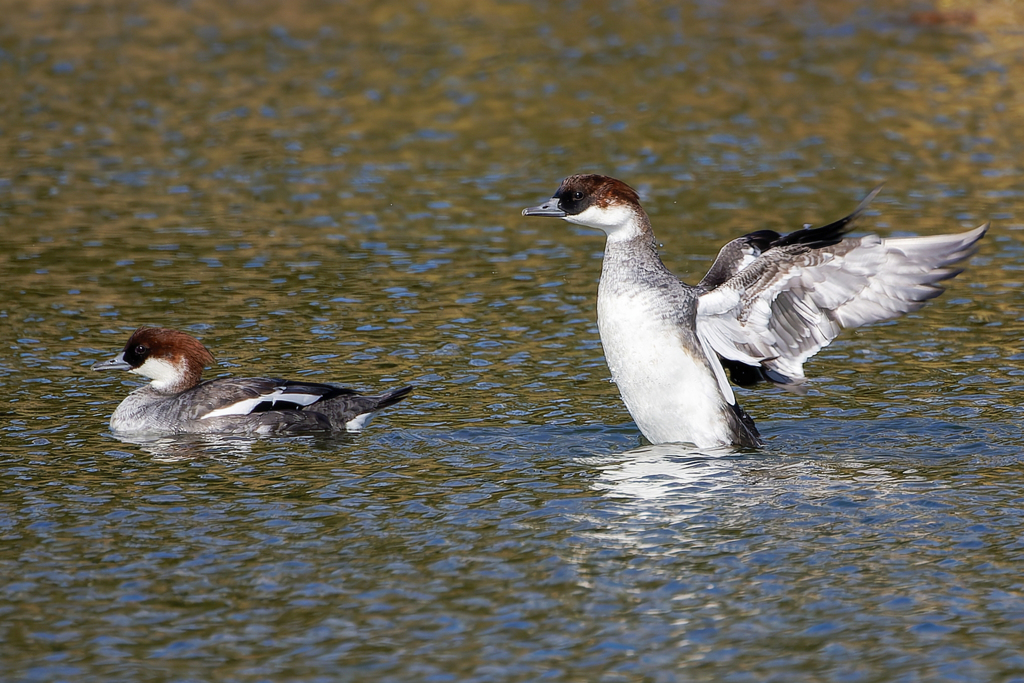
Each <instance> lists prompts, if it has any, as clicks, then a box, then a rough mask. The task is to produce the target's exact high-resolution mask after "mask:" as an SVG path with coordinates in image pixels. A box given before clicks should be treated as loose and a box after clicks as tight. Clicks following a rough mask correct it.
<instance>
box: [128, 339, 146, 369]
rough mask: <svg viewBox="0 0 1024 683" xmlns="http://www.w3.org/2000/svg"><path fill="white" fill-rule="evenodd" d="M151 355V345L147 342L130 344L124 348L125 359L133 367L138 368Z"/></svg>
mask: <svg viewBox="0 0 1024 683" xmlns="http://www.w3.org/2000/svg"><path fill="white" fill-rule="evenodd" d="M148 356H149V347H148V346H146V345H145V344H129V345H128V347H127V348H126V349H125V350H124V360H125V362H126V363H128V364H129V365H131V366H132V367H133V368H137V367H139V366H140V365H142V364H143V363H145V362H146V358H147V357H148Z"/></svg>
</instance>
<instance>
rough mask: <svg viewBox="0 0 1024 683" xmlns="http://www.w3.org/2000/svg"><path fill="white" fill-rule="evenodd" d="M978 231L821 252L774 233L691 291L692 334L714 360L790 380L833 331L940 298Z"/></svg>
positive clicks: (860, 241)
mask: <svg viewBox="0 0 1024 683" xmlns="http://www.w3.org/2000/svg"><path fill="white" fill-rule="evenodd" d="M987 229H988V224H985V225H983V226H981V227H979V228H976V229H974V230H970V231H968V232H964V233H960V234H955V235H937V236H933V237H911V238H899V239H883V238H880V237H878V236H876V235H868V236H865V237H858V238H844V239H841V240H838V241H834V242H832V243H830V244H824V246H817V245H816V244H808V243H801V242H799V241H794V240H790V241H789V242H785V241H786V240H787V239H788V237H789V236H786V237H783V238H782V239H781V240H777V241H776V242H775V244H774V245H773V246H772V247H771V248H769V249H767V250H766V251H764V252H763V253H761V254H760V255H758V256H757V258H754V259H752V260H750V261H749V263H745V264H744V265H743V267H742V268H740V269H739V270H738V271H737V272H735V273H734V274H732V276H731V277H729V278H728V279H726V280H724V281H722V282H721V283H719V284H717V285H716V286H714V287H713V288H706V291H704V292H702V293H701V294H700V296H699V298H698V301H697V331H698V334H699V335H700V338H701V340H702V342H704V343H705V344H706V345H707V346H710V347H711V348H712V349H714V351H715V352H716V353H718V354H719V355H720V356H722V357H723V358H726V359H728V360H732V361H738V362H741V363H745V364H747V365H753V366H760V367H762V368H764V369H765V370H766V371H767V372H768V373H769V374H770V375H773V377H772V379H773V380H774V381H779V382H780V383H785V384H798V383H799V382H801V381H802V380H803V378H804V372H803V364H804V362H805V361H806V360H807V359H808V358H810V357H811V356H813V355H814V354H815V353H817V352H818V351H819V350H820V349H821V348H822V347H824V346H826V345H827V344H829V343H830V342H831V341H832V340H833V339H835V338H836V336H838V334H839V332H840V330H842V329H844V328H849V327H857V326H859V325H865V324H868V323H873V322H878V321H881V320H888V319H891V318H894V317H897V316H899V315H902V314H904V313H908V312H910V311H915V310H917V309H918V308H920V307H921V306H923V305H924V303H925V302H926V301H928V300H929V299H931V298H934V297H935V296H938V295H939V294H940V293H942V291H943V286H942V284H941V283H942V282H943V281H944V280H947V279H949V278H951V277H954V276H955V275H956V274H957V273H959V272H960V271H959V270H958V269H956V268H950V267H949V266H951V265H953V264H955V263H957V262H959V261H961V260H963V259H965V258H967V257H968V256H970V255H971V254H972V253H973V251H974V247H975V244H976V243H977V241H978V240H979V239H981V237H982V236H983V235H984V234H985V231H986V230H987ZM784 242H785V243H784ZM818 244H822V243H821V242H819V243H818ZM748 251H749V250H748ZM719 272H720V273H721V272H724V269H721V268H720V269H719Z"/></svg>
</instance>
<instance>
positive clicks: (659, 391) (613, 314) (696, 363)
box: [597, 288, 732, 448]
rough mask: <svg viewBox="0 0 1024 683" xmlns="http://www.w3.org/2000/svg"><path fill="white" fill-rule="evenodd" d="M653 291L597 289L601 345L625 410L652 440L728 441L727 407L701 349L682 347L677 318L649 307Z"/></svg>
mask: <svg viewBox="0 0 1024 683" xmlns="http://www.w3.org/2000/svg"><path fill="white" fill-rule="evenodd" d="M607 289H611V288H607ZM652 294H653V292H651V291H650V290H648V291H645V292H643V296H638V295H637V294H624V293H621V292H614V291H606V288H601V291H600V292H599V293H598V299H597V321H598V329H599V330H600V332H601V344H602V346H603V347H604V354H605V359H606V361H607V363H608V368H609V369H610V370H611V373H612V379H613V380H614V381H615V383H616V385H617V386H618V388H619V393H620V394H621V395H622V400H623V401H624V402H625V404H626V408H627V409H628V410H629V414H630V415H632V416H633V420H634V421H635V422H636V424H637V427H639V428H640V431H641V432H643V434H644V436H646V437H647V438H648V439H649V440H650V441H652V442H653V443H669V442H676V441H682V442H689V443H693V444H696V445H697V446H698V447H701V448H706V447H710V446H717V445H721V444H723V443H725V444H728V443H731V442H732V434H731V433H730V430H729V423H728V420H727V415H728V411H729V410H730V408H729V406H728V405H727V404H726V402H725V400H724V398H723V396H722V392H721V390H720V389H719V386H718V382H717V380H716V379H715V376H714V374H712V372H711V371H710V370H709V369H708V367H707V365H706V364H705V362H704V360H703V357H702V352H701V349H700V348H694V349H689V348H687V347H686V346H685V345H684V343H683V339H684V338H683V336H682V335H681V334H680V331H679V329H678V327H677V325H676V323H674V322H673V321H671V320H665V319H664V318H663V317H662V316H661V315H660V314H659V313H657V312H655V311H654V310H652V308H654V305H653V304H654V303H655V302H653V301H652Z"/></svg>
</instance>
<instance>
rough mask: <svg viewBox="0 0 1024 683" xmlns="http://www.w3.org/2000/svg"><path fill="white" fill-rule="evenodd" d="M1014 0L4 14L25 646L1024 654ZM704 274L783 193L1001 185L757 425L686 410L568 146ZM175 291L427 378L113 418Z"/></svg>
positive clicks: (74, 8) (171, 308) (300, 660)
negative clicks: (648, 353)
mask: <svg viewBox="0 0 1024 683" xmlns="http://www.w3.org/2000/svg"><path fill="white" fill-rule="evenodd" d="M1019 36H1020V30H1019V28H1017V27H1014V26H1013V25H1009V26H1007V25H1001V24H1000V25H992V24H988V23H979V24H978V25H974V26H967V27H964V26H932V25H926V26H922V25H920V23H915V21H913V20H912V16H911V15H909V14H908V10H904V9H901V8H899V7H893V6H890V5H884V6H883V5H864V4H862V3H852V2H851V3H801V4H799V5H797V4H795V3H786V2H763V3H759V4H750V3H737V4H734V5H732V4H728V3H714V2H707V3H701V2H697V3H690V4H686V5H681V6H680V5H676V4H668V3H643V4H635V5H634V4H631V3H609V4H607V5H604V4H600V5H599V4H597V3H568V4H560V5H551V6H548V4H546V3H528V2H502V3H499V2H477V3H464V2H448V1H445V2H438V3H428V4H421V5H417V6H415V7H412V6H409V5H407V4H406V3H372V4H369V3H367V4H365V6H364V5H363V4H352V5H349V4H344V3H329V2H314V1H312V0H310V1H308V2H302V3H287V4H281V5H280V6H279V5H272V4H270V3H264V2H262V1H253V2H247V3H235V4H226V3H225V4H215V5H214V4H209V5H207V4H204V3H182V4H166V3H165V4H156V3H149V4H137V5H127V4H126V5H123V6H122V5H118V4H113V5H111V4H104V3H89V2H79V3H65V2H59V1H56V0H50V1H48V2H43V3H31V4H29V3H22V4H20V5H17V11H12V12H11V13H10V14H9V15H8V17H7V18H6V19H5V23H3V24H0V84H2V85H3V86H4V90H5V93H4V97H3V98H2V100H0V140H2V141H3V143H4V146H5V149H6V154H5V157H4V158H5V160H6V161H5V163H4V164H3V165H2V167H0V266H2V270H0V319H2V323H0V324H2V326H3V330H4V331H5V335H4V340H5V343H4V344H3V348H2V350H0V387H2V389H3V392H4V406H5V407H4V408H3V409H2V410H3V413H4V416H5V419H4V420H3V421H2V422H0V428H2V432H0V671H3V672H4V673H3V676H0V678H2V679H3V680H11V681H58V680H75V681H81V680H91V681H115V680H123V681H135V680H174V681H192V680H196V681H198V680H222V681H263V680H309V681H312V680H324V681H327V680H332V681H333V680H353V681H355V680H359V681H364V680H365V681H414V680H415V681H456V680H458V681H535V680H565V681H625V680H629V681H634V680H643V681H690V680H709V681H710V680H714V681H787V682H788V681H818V680H830V681H924V680H928V681H933V680H949V681H981V680H1000V681H1011V680H1021V679H1022V677H1024V656H1022V655H1021V633H1022V629H1024V583H1022V580H1021V578H1020V576H1021V566H1022V561H1024V535H1022V533H1021V529H1022V528H1024V525H1022V522H1024V502H1022V501H1024V483H1022V482H1024V479H1022V474H1024V459H1022V456H1021V444H1022V439H1021V437H1020V429H1019V424H1020V421H1021V409H1020V408H1019V403H1020V396H1021V392H1020V390H1019V386H1020V382H1019V377H1020V376H1021V374H1022V372H1024V362H1022V361H1024V351H1022V343H1021V337H1022V329H1021V323H1022V320H1024V313H1022V310H1021V309H1022V305H1021V302H1020V296H1019V289H1020V286H1021V282H1022V276H1021V270H1022V269H1024V245H1022V240H1021V237H1022V234H1024V233H1022V228H1024V223H1022V222H1021V219H1020V217H1019V214H1018V211H1017V206H1018V205H1019V203H1020V202H1021V198H1022V196H1024V185H1022V182H1021V162H1020V159H1022V158H1024V144H1022V133H1021V131H1024V125H1022V123H1024V121H1022V115H1021V112H1022V111H1024V96H1022V92H1021V90H1020V88H1019V85H1018V84H1019V83H1021V82H1022V74H1021V64H1022V63H1024V55H1022V52H1021V48H1020V47H1019V45H1020V43H1019ZM577 171H595V172H604V173H608V174H612V175H616V176H618V177H620V178H622V179H623V180H625V181H627V182H629V183H631V184H632V185H634V186H635V187H637V188H638V189H640V190H641V192H642V195H643V198H644V202H645V206H647V208H648V210H649V212H650V213H651V215H652V220H653V222H654V225H655V229H656V231H657V233H658V236H659V238H660V240H661V241H662V242H663V243H664V248H663V256H664V259H665V261H666V263H667V264H668V265H669V266H670V268H672V269H673V270H674V271H675V272H677V273H679V274H680V276H682V277H684V279H687V280H689V281H691V282H692V281H695V280H697V279H699V277H700V275H701V274H702V273H703V270H704V269H706V267H707V265H708V263H709V262H710V259H711V257H712V256H713V255H714V253H715V252H716V251H717V249H718V247H719V246H721V244H722V243H723V242H724V241H726V240H728V239H730V238H731V237H734V236H736V235H738V234H741V233H742V232H746V231H749V230H753V229H757V228H762V227H764V228H772V229H778V230H788V229H792V228H795V227H799V226H800V225H801V224H803V223H805V222H820V221H826V220H831V219H834V218H836V217H838V216H840V215H842V214H844V213H845V212H847V211H849V210H850V209H852V208H853V207H854V206H855V205H856V204H857V202H858V201H859V199H860V198H861V197H862V196H863V195H864V194H865V193H866V192H867V191H868V190H869V189H870V188H871V187H873V186H874V185H875V184H877V183H878V182H880V181H885V182H886V186H885V189H884V191H883V193H882V194H881V195H880V197H879V198H878V200H876V202H875V204H874V210H873V211H872V212H871V215H870V216H869V217H868V218H867V220H866V221H865V224H864V227H865V228H867V229H871V230H877V231H879V232H881V233H883V234H887V235H888V234H897V235H899V234H935V233H938V232H942V231H952V230H956V229H960V228H967V227H973V226H975V225H977V224H979V223H981V222H983V221H985V220H989V219H991V220H993V225H994V227H993V229H992V231H991V233H990V235H989V237H987V238H986V240H985V243H984V244H983V246H982V248H981V251H980V253H979V255H977V256H976V257H974V259H973V260H972V262H971V264H970V267H969V268H968V270H967V271H966V272H965V273H964V274H963V275H961V276H960V277H959V278H958V279H957V280H956V282H955V283H954V284H953V286H952V288H951V291H949V292H948V293H947V294H946V295H944V296H943V297H942V298H941V299H938V300H936V301H935V302H933V303H931V304H930V305H929V306H928V307H926V308H925V309H923V310H922V311H921V312H920V313H918V314H915V315H913V316H909V317H908V319H904V320H901V321H897V322H894V323H888V324H883V325H878V326H875V327H872V328H867V329H864V330H859V331H856V332H853V333H847V334H845V335H844V336H842V337H841V338H840V339H839V340H838V341H837V342H836V343H834V344H833V345H832V346H830V347H829V348H828V349H826V350H825V351H823V352H822V353H821V354H819V355H818V356H817V357H816V358H815V359H814V360H813V361H812V363H811V364H810V365H809V368H808V374H809V375H810V376H812V377H813V378H814V381H813V383H812V390H811V392H810V393H809V395H808V396H806V397H799V396H792V395H789V394H785V393H780V392H777V391H774V390H770V389H761V390H755V391H741V392H740V398H741V402H742V404H743V405H744V406H745V408H746V409H747V410H748V412H750V413H751V415H753V416H754V418H755V419H756V420H757V421H758V424H759V427H760V428H761V431H762V433H763V434H765V436H766V437H767V440H768V446H767V447H766V448H765V449H764V450H763V451H762V452H756V453H755V452H751V453H740V454H737V453H732V454H730V453H714V452H708V453H693V452H686V450H685V449H682V448H679V447H672V446H650V445H645V444H644V443H643V441H642V439H641V438H640V436H639V434H638V433H637V431H636V429H635V427H634V426H633V425H632V423H631V421H630V419H629V416H628V414H627V413H626V412H625V410H624V408H623V407H622V405H621V403H620V402H619V401H618V399H617V397H616V392H615V389H614V387H613V386H612V385H611V384H609V383H608V381H607V377H608V372H607V369H606V367H605V365H604V362H603V358H602V354H601V346H600V342H599V339H598V335H597V330H596V324H595V311H594V304H595V293H596V283H597V278H598V276H599V272H600V253H601V249H602V243H601V238H600V236H599V235H596V234H591V233H589V232H587V231H584V230H580V229H577V228H574V227H572V226H570V225H568V224H564V223H562V222H558V221H543V220H537V219H534V220H530V219H525V218H522V217H521V216H520V215H519V212H520V209H521V208H522V207H524V206H527V205H530V204H535V203H537V201H538V200H540V199H543V198H546V197H548V196H550V194H551V192H552V191H553V190H554V189H555V188H556V187H557V184H558V181H559V180H560V178H561V177H562V176H564V175H567V174H569V173H572V172H577ZM140 324H160V325H166V326H172V327H179V328H182V329H186V330H189V331H191V332H192V333H194V334H196V335H197V336H200V337H201V338H202V339H203V341H204V342H205V343H206V344H207V346H209V347H210V348H211V350H212V351H213V352H214V355H216V356H217V358H218V361H219V363H218V365H217V366H216V367H215V368H211V369H210V370H209V371H208V374H209V375H210V376H215V375H217V374H220V373H239V374H242V373H253V372H259V373H261V374H267V375H284V376H300V377H312V378H315V379H317V380H321V381H338V382H343V383H347V384H350V385H353V386H356V387H358V388H361V389H367V390H374V389H377V388H380V387H381V386H382V385H392V386H393V385H395V384H396V383H410V384H413V385H415V387H416V389H415V391H414V394H413V396H412V397H411V398H410V399H408V400H407V401H405V402H404V403H402V404H400V405H398V406H396V407H394V408H392V409H389V410H388V411H387V412H386V413H384V414H382V415H381V416H379V418H378V419H377V420H376V421H375V422H374V423H373V425H372V426H371V428H370V429H368V430H367V431H366V432H364V433H362V434H359V435H355V436H347V437H342V438H336V439H321V438H317V439H314V438H293V439H266V440H243V439H219V440H217V439H205V440H204V439H193V440H188V439H162V440H154V441H145V442H139V443H133V442H122V441H119V440H117V439H114V438H112V437H111V436H110V435H109V433H107V428H106V421H107V419H108V417H109V415H110V413H111V411H112V410H113V408H114V406H115V405H116V403H117V402H118V401H119V400H120V399H121V398H122V397H123V396H124V394H125V393H126V392H127V391H129V390H130V389H131V387H132V386H135V385H136V382H135V378H129V377H126V376H113V375H107V374H103V375H100V374H98V373H92V372H91V371H90V370H89V366H90V365H91V364H92V363H93V362H95V361H96V360H99V359H101V358H105V357H108V356H109V355H110V354H112V353H113V352H115V351H116V350H117V349H119V348H120V347H121V346H122V345H123V343H124V341H125V339H126V338H127V335H128V334H129V333H130V331H131V330H132V329H134V328H135V327H136V326H138V325H140Z"/></svg>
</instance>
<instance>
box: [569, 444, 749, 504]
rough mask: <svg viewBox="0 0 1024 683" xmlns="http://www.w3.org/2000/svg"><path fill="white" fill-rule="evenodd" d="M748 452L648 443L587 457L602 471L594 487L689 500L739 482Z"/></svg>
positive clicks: (586, 462) (584, 461)
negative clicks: (621, 451) (610, 453)
mask: <svg viewBox="0 0 1024 683" xmlns="http://www.w3.org/2000/svg"><path fill="white" fill-rule="evenodd" d="M743 458H744V456H743V455H740V454H737V451H736V450H735V449H732V448H706V449H692V450H687V449H686V447H685V446H681V445H678V444H657V445H646V446H641V447H639V448H634V449H632V450H628V451H625V452H623V453H618V454H616V455H614V456H603V457H593V458H584V459H582V460H581V462H582V464H584V465H586V466H588V467H591V468H594V469H596V470H597V471H598V472H599V476H598V478H597V479H596V480H595V481H594V488H596V489H598V490H604V491H606V492H607V493H608V494H609V495H613V496H622V497H625V498H638V499H642V500H650V499H656V498H677V499H678V500H685V499H687V498H690V497H693V498H697V497H700V496H702V495H710V494H712V493H714V492H718V491H721V490H723V489H727V488H730V487H732V486H735V485H737V481H736V479H737V477H739V476H742V472H743V468H738V467H737V466H736V463H737V461H738V460H741V459H743Z"/></svg>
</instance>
